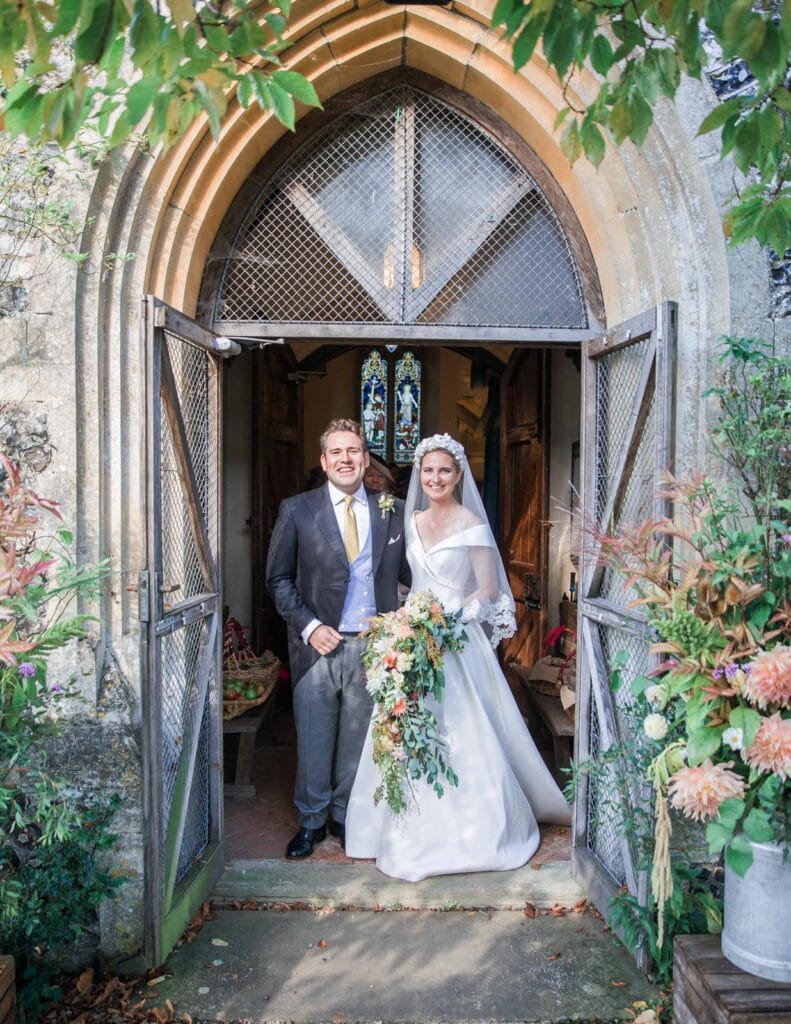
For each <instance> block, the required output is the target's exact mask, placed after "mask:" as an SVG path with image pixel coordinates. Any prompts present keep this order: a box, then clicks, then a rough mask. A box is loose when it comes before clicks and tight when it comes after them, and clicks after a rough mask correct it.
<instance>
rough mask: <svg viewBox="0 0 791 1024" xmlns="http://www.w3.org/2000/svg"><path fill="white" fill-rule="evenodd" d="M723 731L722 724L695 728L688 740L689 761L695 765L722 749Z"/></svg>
mask: <svg viewBox="0 0 791 1024" xmlns="http://www.w3.org/2000/svg"><path fill="white" fill-rule="evenodd" d="M723 731H724V728H723V727H722V726H718V727H717V728H709V727H708V726H703V727H702V728H700V729H693V730H692V731H691V732H690V734H689V738H688V740H687V761H688V762H689V763H690V764H691V765H692V766H693V767H694V766H695V765H699V764H702V763H703V762H704V761H705V760H706V759H707V758H710V757H713V756H714V755H715V754H716V753H717V751H718V750H719V749H720V744H721V742H722V733H723Z"/></svg>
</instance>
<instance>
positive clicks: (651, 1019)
mask: <svg viewBox="0 0 791 1024" xmlns="http://www.w3.org/2000/svg"><path fill="white" fill-rule="evenodd" d="M656 1019H657V1018H656V1010H643V1012H642V1013H641V1014H638V1016H637V1017H635V1021H634V1024H656Z"/></svg>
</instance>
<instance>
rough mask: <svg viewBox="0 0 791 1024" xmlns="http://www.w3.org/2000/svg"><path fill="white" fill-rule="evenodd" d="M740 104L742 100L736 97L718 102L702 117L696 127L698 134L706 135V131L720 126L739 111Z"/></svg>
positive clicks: (711, 130)
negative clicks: (718, 103)
mask: <svg viewBox="0 0 791 1024" xmlns="http://www.w3.org/2000/svg"><path fill="white" fill-rule="evenodd" d="M742 106H743V104H742V101H741V100H740V99H739V98H738V97H736V98H734V99H730V100H725V102H724V103H720V105H719V106H717V107H715V108H714V110H712V111H711V112H710V113H709V114H707V115H706V117H704V118H703V120H702V121H701V123H700V127H699V128H698V135H706V134H707V133H708V132H713V131H715V130H716V129H717V128H721V127H722V126H723V125H724V124H725V122H726V121H727V120H729V118H731V117H733V116H734V115H735V114H738V113H739V112H740V111H741V109H742Z"/></svg>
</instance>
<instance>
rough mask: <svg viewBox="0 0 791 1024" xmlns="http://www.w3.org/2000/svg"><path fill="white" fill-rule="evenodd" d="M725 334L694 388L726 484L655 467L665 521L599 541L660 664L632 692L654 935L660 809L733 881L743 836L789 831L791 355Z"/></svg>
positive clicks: (659, 894)
mask: <svg viewBox="0 0 791 1024" xmlns="http://www.w3.org/2000/svg"><path fill="white" fill-rule="evenodd" d="M726 345H727V351H726V354H725V357H724V362H725V363H726V371H727V372H726V379H725V381H724V383H723V384H722V386H719V387H716V388H713V389H711V390H710V391H709V392H707V396H712V397H713V398H715V399H716V400H717V402H718V404H719V407H720V408H719V417H718V421H717V424H716V426H715V427H714V429H713V431H712V439H713V447H714V451H715V454H716V455H717V456H719V458H720V460H721V461H722V462H724V463H725V465H726V466H727V467H728V473H727V474H726V475H727V479H726V480H718V481H715V480H713V479H712V478H710V477H708V476H704V475H702V474H697V475H693V476H690V477H687V478H685V479H676V478H674V477H672V476H670V475H667V476H666V477H665V480H664V485H665V487H664V492H663V496H664V497H665V498H667V499H669V501H670V502H672V508H673V514H672V516H671V517H669V518H667V519H664V520H660V521H656V520H654V521H647V522H644V523H641V524H640V525H637V526H633V527H630V528H626V529H623V530H620V531H619V532H618V535H617V536H609V537H605V538H603V551H604V558H605V560H606V562H607V564H608V565H610V566H612V567H615V568H616V569H617V570H618V571H619V572H620V573H622V574H623V575H624V576H625V577H626V578H627V580H628V582H629V583H630V585H631V586H632V587H633V590H634V592H635V593H636V594H637V595H638V596H637V598H636V600H635V602H634V603H635V605H641V606H642V607H643V608H645V609H646V610H647V612H648V614H649V617H650V620H651V625H652V626H653V628H654V630H655V635H656V642H655V643H654V644H653V647H652V651H653V653H654V654H655V655H657V656H658V657H659V661H658V664H657V665H656V667H655V669H654V671H653V673H652V676H651V678H647V677H645V676H643V677H639V678H638V679H636V680H635V681H634V682H633V684H632V694H633V696H634V697H636V698H641V699H642V700H645V701H646V703H647V713H646V714H645V717H644V719H643V723H642V728H643V731H644V734H645V737H646V738H647V739H648V741H649V743H650V744H652V750H651V753H652V755H653V759H652V760H651V763H650V767H649V769H648V777H649V781H650V782H651V783H652V785H653V789H654V806H655V831H654V837H655V842H654V853H653V858H652V871H651V883H652V890H653V895H654V897H655V899H656V906H657V909H658V914H659V928H660V944H661V930H662V916H663V912H664V910H665V907H666V905H667V901H668V900H670V899H671V898H672V896H673V877H672V874H671V870H670V839H671V833H672V820H671V814H670V811H671V809H672V810H674V811H677V812H680V813H681V814H683V815H684V816H686V817H687V818H690V819H694V820H695V821H698V822H703V823H705V832H706V839H707V842H708V845H709V850H710V852H711V854H713V855H719V854H720V853H722V852H724V854H725V859H726V864H727V865H728V866H729V867H730V868H731V869H732V870H733V871H735V872H736V873H737V875H740V876H743V875H744V874H745V872H746V871H747V870H748V868H749V867H750V864H751V863H752V859H753V845H752V843H753V842H756V843H765V842H777V843H784V844H786V845H788V843H789V840H790V839H791V632H790V627H791V604H790V603H789V581H791V527H789V523H788V521H789V510H790V509H791V500H790V499H789V496H790V495H791V486H790V484H791V458H790V456H791V450H790V448H789V438H791V365H790V364H789V361H788V360H784V359H780V358H777V357H776V356H774V354H773V353H772V352H771V351H769V350H768V349H767V348H766V347H765V346H763V345H762V344H761V343H759V342H751V341H745V340H738V341H737V340H728V341H727V342H726Z"/></svg>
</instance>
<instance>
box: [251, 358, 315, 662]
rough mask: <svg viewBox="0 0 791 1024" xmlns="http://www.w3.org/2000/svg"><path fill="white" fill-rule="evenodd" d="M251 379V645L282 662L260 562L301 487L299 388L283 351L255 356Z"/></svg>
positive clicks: (276, 619)
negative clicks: (287, 501)
mask: <svg viewBox="0 0 791 1024" xmlns="http://www.w3.org/2000/svg"><path fill="white" fill-rule="evenodd" d="M253 375H254V377H253V395H254V401H253V485H252V500H253V566H254V573H253V627H254V631H253V645H254V647H255V649H256V650H257V651H263V650H272V651H274V652H275V653H276V654H277V655H278V657H279V658H281V659H282V660H284V661H285V659H286V658H287V656H288V647H287V644H286V627H285V623H284V622H283V620H282V618H281V617H280V616H279V615H278V613H277V610H276V609H275V606H274V605H273V603H272V602H271V600H270V599H269V595H268V594H267V590H266V556H267V552H268V551H269V538H270V537H271V536H272V530H273V529H274V526H275V520H276V519H277V513H278V509H279V508H280V502H281V501H282V500H283V499H284V498H289V497H291V495H292V494H296V493H297V492H299V491H300V490H302V485H303V483H304V476H305V474H304V469H303V454H302V396H301V390H302V388H301V385H300V384H299V382H298V375H297V372H296V360H295V358H294V355H293V353H292V352H291V349H290V348H287V347H286V346H280V345H268V346H267V347H266V348H265V349H263V350H257V351H256V352H255V359H254V363H253ZM316 462H318V445H317V447H316Z"/></svg>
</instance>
